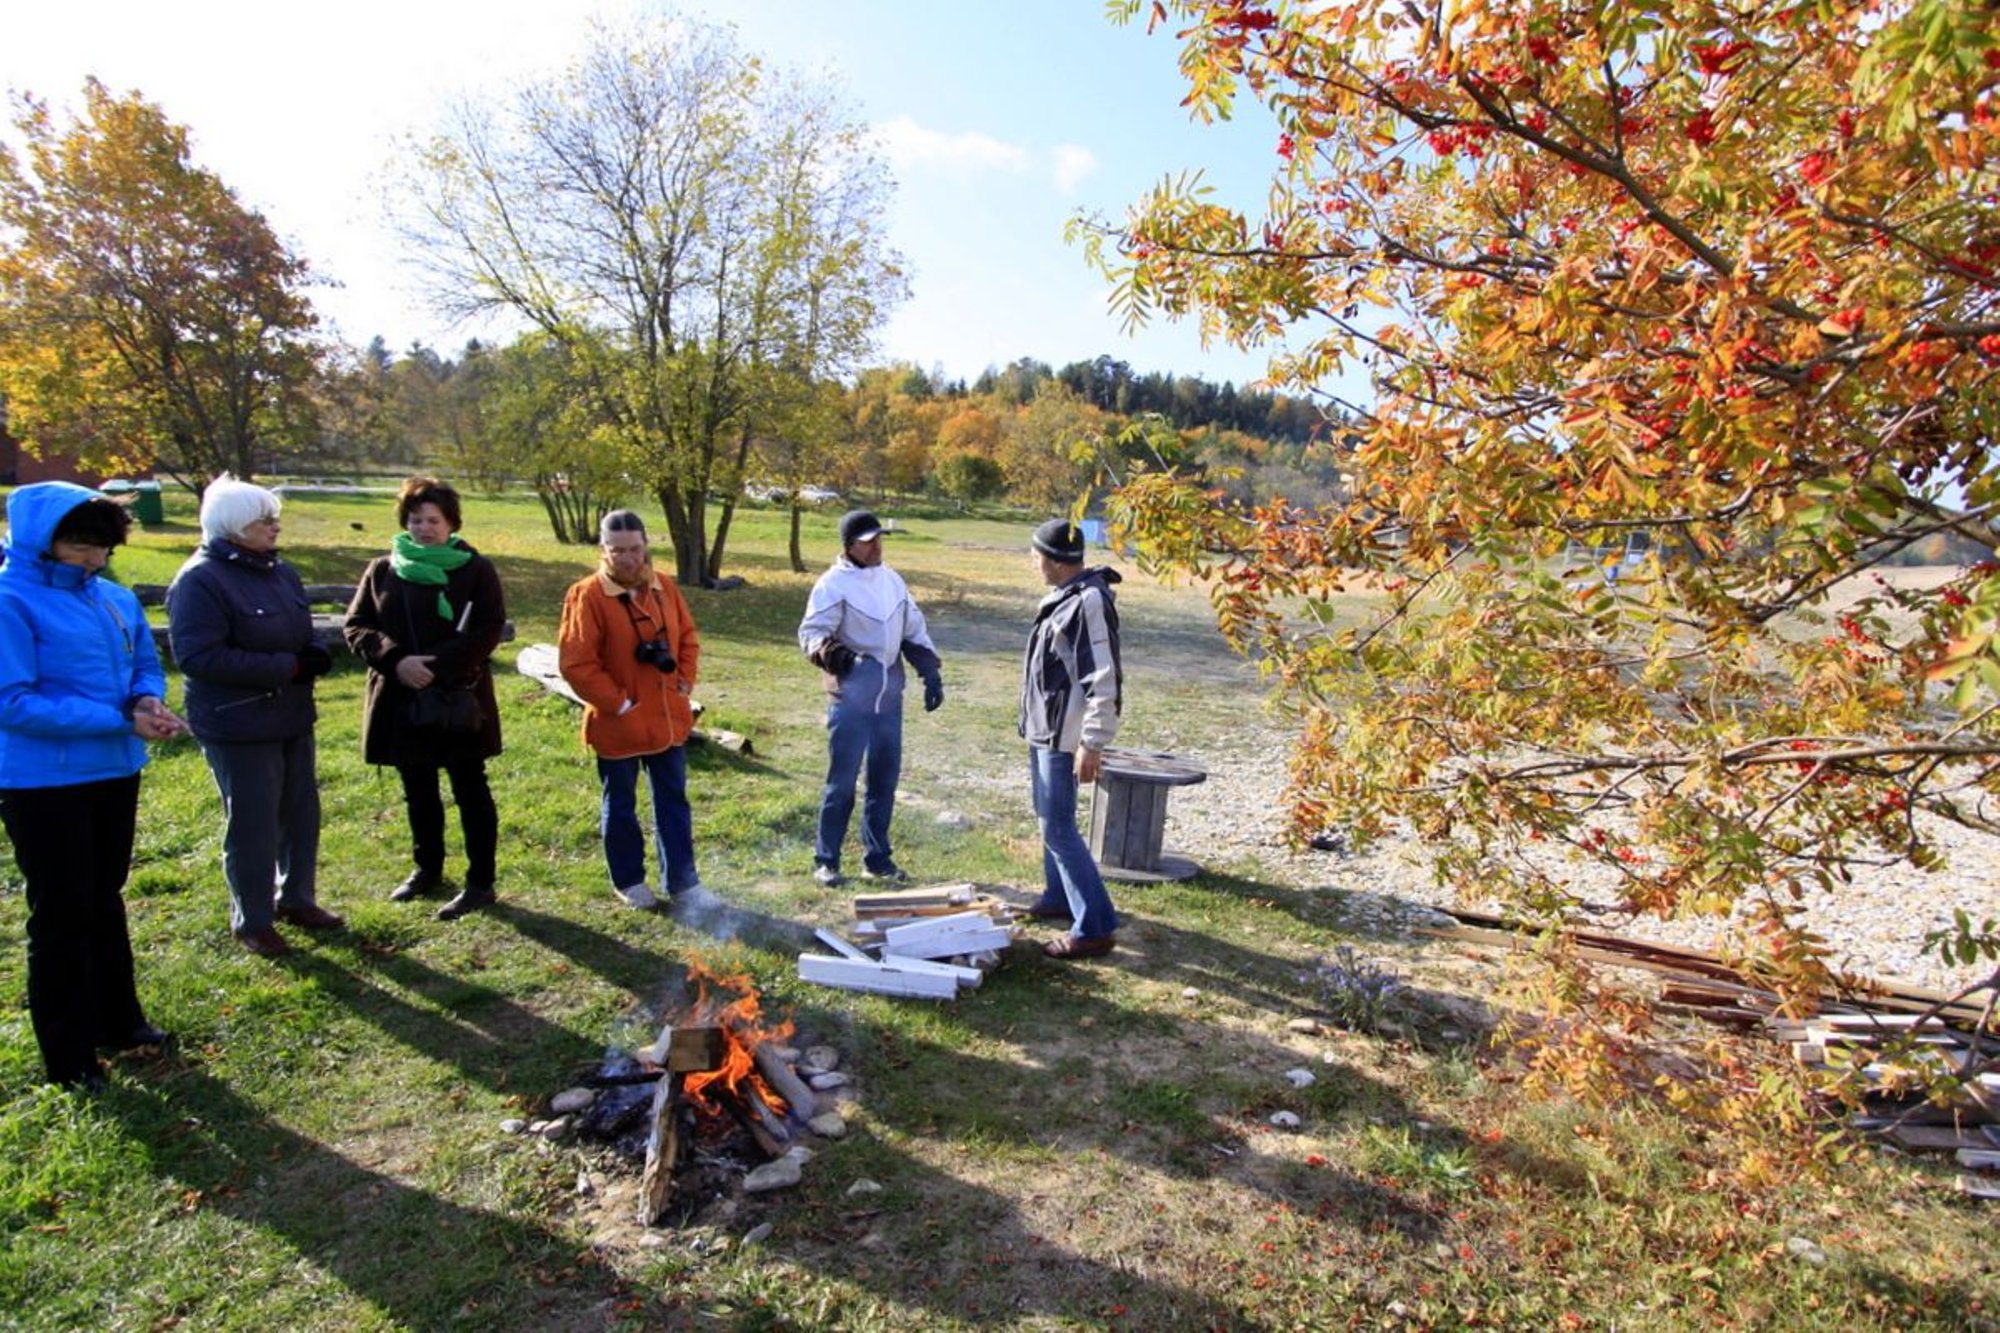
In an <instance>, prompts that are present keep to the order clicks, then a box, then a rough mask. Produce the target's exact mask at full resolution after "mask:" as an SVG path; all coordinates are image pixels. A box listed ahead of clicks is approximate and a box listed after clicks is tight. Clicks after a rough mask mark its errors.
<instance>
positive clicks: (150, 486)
mask: <svg viewBox="0 0 2000 1333" xmlns="http://www.w3.org/2000/svg"><path fill="white" fill-rule="evenodd" d="M133 489H134V490H136V491H137V492H138V493H139V498H138V499H137V500H135V501H133V503H132V512H133V514H134V515H136V516H137V517H138V519H139V523H140V526H142V527H148V528H157V527H159V526H160V524H162V523H164V522H166V521H167V506H166V502H165V501H164V500H163V499H161V497H160V483H159V482H157V481H142V482H140V483H139V484H138V485H137V486H136V487H134V488H133Z"/></svg>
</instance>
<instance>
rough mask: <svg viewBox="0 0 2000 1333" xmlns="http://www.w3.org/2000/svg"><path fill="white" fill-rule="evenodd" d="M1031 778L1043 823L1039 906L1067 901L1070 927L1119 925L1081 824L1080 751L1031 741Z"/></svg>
mask: <svg viewBox="0 0 2000 1333" xmlns="http://www.w3.org/2000/svg"><path fill="white" fill-rule="evenodd" d="M1028 781H1029V784H1030V786H1031V788H1032V789H1033V791H1034V795H1035V819H1036V821H1037V822H1038V823H1039V824H1040V825H1041V826H1042V897H1041V902H1040V903H1038V904H1037V906H1041V907H1055V906H1058V905H1067V906H1068V908H1069V914H1070V917H1071V925H1070V928H1069V933H1070V934H1071V935H1074V936H1076V937H1077V938H1079V939H1094V938H1096V937H1097V936H1099V935H1109V934H1110V933H1111V932H1112V931H1114V930H1116V929H1118V913H1117V912H1116V911H1114V910H1113V909H1112V906H1111V895H1110V894H1109V893H1107V892H1105V889H1104V876H1103V875H1102V874H1100V873H1098V869H1097V861H1096V859H1095V858H1093V857H1092V856H1091V854H1090V847H1089V845H1088V844H1087V843H1085V842H1084V840H1083V835H1082V834H1081V833H1079V832H1077V828H1076V756H1075V755H1073V754H1067V753H1065V752H1063V751H1061V750H1045V749H1043V748H1042V747H1041V746H1039V745H1031V746H1029V747H1028Z"/></svg>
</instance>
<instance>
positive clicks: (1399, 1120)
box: [776, 926, 1529, 1327]
mask: <svg viewBox="0 0 2000 1333" xmlns="http://www.w3.org/2000/svg"><path fill="white" fill-rule="evenodd" d="M1149 930H1150V931H1151V932H1152V933H1153V935H1154V937H1155V938H1154V942H1153V944H1152V945H1151V946H1149V948H1148V950H1147V952H1146V954H1145V955H1144V956H1143V957H1142V956H1140V955H1137V954H1134V953H1128V952H1123V951H1121V954H1120V955H1117V956H1115V957H1114V959H1113V960H1112V961H1110V962H1108V963H1101V964H1097V965H1090V966H1079V965H1075V964H1058V963H1053V962H1046V961H1043V960H1041V959H1039V958H1037V957H1035V956H1034V954H1033V953H1032V949H1033V941H1030V942H1029V943H1024V944H1022V945H1018V946H1016V952H1017V954H1018V955H1020V957H1019V958H1018V959H1017V961H1016V962H1015V963H1014V964H1013V965H1010V966H1009V967H1008V968H1006V969H1003V970H1002V971H1001V972H999V973H998V974H996V975H994V976H993V977H991V978H989V979H988V981H987V982H986V983H985V984H984V986H983V987H982V988H981V989H980V990H978V991H975V992H971V993H968V994H967V995H965V996H964V997H962V998H961V999H960V1001H959V1002H958V1003H957V1004H956V1005H955V1006H951V1007H943V1008H936V1009H918V1008H907V1007H906V1008H904V1009H901V1010H899V1011H898V1014H897V1017H896V1018H895V1019H894V1020H890V1021H883V1022H875V1021H870V1020H868V1019H866V1018H857V1019H853V1020H850V1021H849V1022H848V1023H847V1024H846V1034H845V1040H846V1043H847V1044H849V1045H850V1047H851V1048H853V1049H857V1050H858V1053H859V1059H858V1060H857V1066H858V1067H859V1069H860V1070H861V1076H862V1079H863V1100H864V1103H865V1105H866V1107H867V1112H868V1118H869V1124H870V1125H871V1127H878V1128H879V1129H880V1130H881V1131H884V1132H882V1133H881V1134H880V1135H879V1137H877V1138H875V1139H874V1140H873V1141H870V1140H867V1139H864V1140H863V1141H862V1143H861V1144H860V1145H857V1147H858V1152H856V1151H853V1150H843V1149H835V1150H832V1151H830V1152H827V1153H823V1154H822V1155H821V1156H820V1158H819V1159H817V1160H816V1161H815V1163H814V1165H813V1166H812V1167H810V1168H809V1169H808V1186H807V1189H808V1195H807V1197H806V1198H805V1199H804V1201H803V1202H802V1203H801V1202H799V1201H796V1200H794V1201H788V1202H787V1203H786V1204H785V1205H784V1210H783V1211H782V1212H781V1213H779V1214H777V1216H776V1220H777V1221H778V1224H779V1227H780V1232H779V1236H778V1241H777V1243H780V1244H782V1245H783V1246H784V1248H785V1252H786V1253H787V1254H788V1255H789V1256H790V1257H791V1258H793V1259H794V1260H795V1261H797V1262H800V1263H803V1264H806V1265H808V1266H811V1267H813V1268H815V1269H816V1270H818V1271H821V1272H823V1273H825V1274H826V1275H828V1276H829V1277H836V1278H839V1279H842V1280H845V1281H849V1282H854V1283H858V1284H862V1285H865V1286H868V1287H871V1288H874V1289H877V1290H880V1291H882V1292H884V1293H885V1294H892V1295H894V1296H896V1297H897V1298H899V1299H903V1300H909V1301H916V1302H920V1303H923V1304H925V1305H927V1306H930V1307H932V1308H934V1309H936V1310H938V1311H939V1312H940V1313H949V1314H953V1315H958V1316H976V1315H1001V1314H1008V1315H1014V1316H1018V1315H1020V1314H1022V1313H1039V1314H1046V1315H1056V1316H1063V1317H1069V1318H1090V1317H1092V1316H1100V1317H1102V1316H1106V1315H1108V1314H1110V1313H1111V1312H1112V1307H1114V1306H1122V1307H1126V1309H1127V1310H1128V1311H1129V1312H1130V1317H1131V1318H1132V1319H1133V1320H1134V1321H1136V1322H1137V1324H1139V1325H1140V1326H1147V1325H1150V1326H1154V1327H1167V1326H1176V1327H1181V1326H1185V1327H1197V1326H1208V1325H1212V1324H1213V1322H1214V1321H1215V1320H1217V1319H1221V1321H1222V1322H1224V1323H1227V1324H1234V1323H1235V1322H1236V1316H1237V1315H1239V1314H1240V1313H1241V1312H1240V1311H1232V1310H1231V1309H1230V1308H1229V1302H1230V1297H1229V1296H1228V1294H1227V1287H1228V1286H1229V1284H1230V1283H1231V1281H1232V1279H1230V1278H1229V1277H1227V1276H1226V1275H1225V1274H1224V1273H1222V1272H1221V1269H1222V1267H1223V1265H1224V1264H1225V1263H1226V1262H1227V1261H1228V1259H1229V1257H1230V1256H1232V1255H1244V1254H1246V1253H1249V1252H1253V1251H1254V1246H1253V1245H1252V1244H1250V1243H1249V1241H1248V1239H1246V1237H1247V1234H1248V1232H1249V1231H1250V1229H1251V1226H1254V1223H1255V1219H1256V1217H1257V1216H1259V1215H1261V1214H1262V1213H1263V1212H1265V1211H1266V1210H1268V1209H1269V1208H1270V1207H1272V1206H1275V1205H1280V1204H1282V1205H1284V1206H1286V1207H1288V1208H1290V1209H1291V1210H1293V1211H1294V1212H1295V1213H1297V1214H1300V1215H1303V1216H1308V1217H1315V1218H1318V1219H1322V1220H1323V1221H1324V1222H1325V1223H1326V1224H1327V1225H1329V1226H1345V1227H1348V1228H1350V1229H1352V1230H1353V1231H1355V1232H1365V1233H1367V1234H1371V1235H1385V1234H1386V1235H1394V1236H1396V1237H1399V1238H1400V1241H1401V1243H1402V1244H1404V1245H1407V1246H1409V1247H1411V1248H1412V1249H1416V1248H1419V1247H1422V1246H1426V1245H1429V1244H1432V1243H1434V1242H1435V1241H1437V1240H1438V1239H1440V1238H1441V1237H1442V1235H1443V1232H1444V1225H1445V1216H1444V1214H1445V1209H1446V1207H1447V1205H1446V1204H1444V1203H1443V1202H1441V1201H1433V1200H1430V1199H1428V1198H1426V1197H1425V1196H1424V1195H1423V1194H1422V1193H1421V1192H1417V1191H1405V1190H1403V1189H1399V1188H1397V1187H1395V1186H1394V1185H1392V1184H1389V1183H1385V1182H1384V1181H1382V1180H1380V1179H1378V1178H1376V1177H1374V1176H1372V1175H1370V1174H1368V1172H1367V1171H1366V1170H1364V1169H1363V1168H1362V1167H1360V1166H1358V1165H1355V1166H1350V1165H1348V1164H1344V1163H1341V1162H1324V1161H1319V1162H1315V1161H1309V1160H1307V1154H1306V1152H1305V1151H1304V1149H1303V1148H1301V1147H1295V1146H1293V1145H1294V1144H1295V1143H1296V1140H1293V1139H1291V1138H1290V1137H1289V1136H1287V1135H1285V1134H1282V1133H1278V1132H1276V1131H1273V1130H1272V1129H1270V1128H1269V1126H1268V1124H1267V1123H1266V1121H1267V1117H1268V1115H1269V1114H1270V1112H1272V1111H1273V1110H1278V1109H1290V1110H1294V1111H1295V1112H1297V1113H1298V1114H1300V1115H1301V1116H1302V1117H1303V1118H1304V1120H1305V1121H1306V1127H1307V1129H1308V1131H1310V1132H1315V1133H1318V1132H1323V1131H1324V1130H1325V1129H1326V1128H1327V1127H1328V1126H1330V1125H1339V1124H1343V1123H1351V1122H1354V1121H1358V1120H1362V1119H1366V1120H1368V1121H1380V1122H1383V1123H1385V1124H1387V1125H1390V1126H1397V1127H1400V1126H1407V1125H1411V1124H1413V1123H1414V1122H1415V1121H1416V1120H1418V1119H1419V1117H1420V1115H1421V1111H1420V1109H1419V1108H1418V1107H1417V1106H1416V1105H1415V1104H1414V1103H1413V1102H1412V1101H1411V1100H1410V1097H1409V1094H1408V1090H1407V1089H1405V1088H1403V1087H1400V1086H1398V1085H1396V1084H1395V1083H1394V1082H1392V1081H1390V1080H1389V1079H1387V1078H1384V1077H1378V1076H1374V1075H1371V1074H1368V1073H1366V1072H1363V1071H1361V1070H1358V1069H1353V1068H1346V1067H1339V1068H1335V1067H1321V1075H1320V1081H1319V1082H1318V1083H1316V1084H1315V1085H1314V1086H1313V1087H1312V1088H1310V1089H1304V1090H1300V1089H1294V1088H1292V1087H1291V1086H1290V1085H1289V1084H1288V1083H1287V1082H1286V1081H1285V1080H1284V1078H1283V1077H1282V1072H1283V1071H1284V1070H1285V1069H1286V1068H1288V1067H1291V1066H1293V1065H1296V1064H1298V1063H1299V1055H1298V1053H1297V1052H1296V1051H1294V1050H1292V1049H1291V1048H1289V1047H1287V1046H1284V1045H1282V1044H1280V1043H1278V1042H1276V1041H1273V1040H1269V1039H1266V1038H1265V1037H1263V1036H1261V1035H1259V1034H1258V1033H1257V1032H1255V1031H1253V1030H1246V1029H1245V1027H1244V1026H1243V1025H1242V1024H1241V1023H1240V1022H1225V1021H1223V1018H1222V1016H1221V1014H1220V1013H1219V1012H1218V1011H1216V1010H1214V1009H1210V1010H1208V1011H1206V1014H1205V1013H1204V1011H1203V1010H1202V1009H1200V1008H1198V1007H1196V1008H1190V1009H1188V1010H1186V1011H1181V1010H1179V1009H1178V1008H1177V1009H1176V1010H1175V1011H1174V1012H1162V1010H1163V1008H1164V1006H1162V1005H1160V1004H1158V1003H1155V1002H1151V1001H1149V1000H1148V999H1147V998H1146V997H1144V996H1140V997H1137V998H1135V997H1134V996H1133V995H1132V993H1131V991H1130V989H1129V987H1128V985H1127V984H1126V982H1125V979H1124V978H1121V977H1120V976H1119V975H1118V974H1117V969H1120V968H1125V969H1131V970H1133V971H1137V972H1141V973H1143V974H1144V976H1145V978H1146V979H1147V980H1149V981H1153V982H1158V981H1162V980H1168V981H1170V982H1171V981H1178V980H1179V979H1180V978H1179V975H1177V974H1179V973H1180V969H1181V967H1182V965H1181V964H1180V963H1178V962H1177V961H1176V960H1177V959H1179V958H1181V957H1183V956H1184V955H1185V954H1186V953H1189V952H1192V951H1194V950H1196V949H1198V950H1199V951H1200V955H1201V960H1200V962H1199V964H1197V965H1196V966H1198V968H1199V971H1198V972H1188V973H1186V974H1185V975H1189V976H1199V978H1200V979H1201V980H1203V981H1204V982H1205V983H1207V984H1209V985H1215V984H1217V983H1219V982H1223V981H1226V980H1227V978H1228V977H1229V976H1230V975H1231V974H1235V975H1237V976H1239V977H1240V978H1241V979H1242V981H1243V984H1244V987H1247V988H1248V990H1249V992H1250V993H1252V994H1255V995H1258V996H1260V997H1263V998H1265V999H1267V1000H1269V1001H1270V1002H1272V1003H1276V1002H1277V1000H1278V997H1279V996H1280V994H1281V992H1282V982H1281V980H1280V977H1281V975H1282V972H1283V970H1285V969H1287V968H1290V967H1291V966H1292V965H1291V964H1289V963H1287V962H1286V961H1285V960H1283V959H1279V958H1274V957H1272V956H1269V955H1262V954H1258V953H1255V952H1254V951H1251V950H1247V949H1243V948H1240V947H1237V946H1233V945H1229V944H1226V943H1222V942H1218V941H1215V940H1212V939H1207V938H1201V939H1198V940H1197V939H1192V938H1187V937H1186V935H1185V932H1181V931H1177V930H1174V929H1173V928H1171V927H1164V928H1163V927H1159V926H1150V927H1149ZM1287 1003H1290V1001H1287ZM833 1021H834V1022H835V1023H838V1021H839V1020H838V1019H834V1020H833ZM808 1022H810V1020H808ZM1008 1052H1018V1054H1014V1055H1009V1054H1008ZM902 1141H907V1142H908V1143H909V1144H911V1145H912V1146H911V1147H910V1148H904V1147H901V1146H898V1145H899V1143H900V1142H902ZM918 1145H922V1157H921V1158H920V1157H919V1155H918V1151H917V1148H918ZM1419 1147H1420V1149H1428V1150H1431V1151H1434V1152H1436V1153H1439V1154H1446V1153H1452V1152H1457V1151H1464V1152H1465V1153H1467V1155H1468V1156H1470V1155H1471V1154H1472V1152H1473V1151H1474V1150H1473V1148H1472V1146H1471V1142H1470V1138H1469V1136H1467V1135H1466V1134H1464V1133H1462V1132H1460V1131H1458V1130H1456V1129H1453V1128H1450V1127H1437V1128H1434V1129H1431V1130H1428V1131H1426V1132H1425V1133H1423V1134H1422V1136H1421V1139H1420V1142H1419ZM850 1154H851V1155H850ZM940 1158H949V1159H951V1160H952V1161H954V1162H963V1163H964V1164H965V1165H966V1168H967V1169H966V1170H965V1171H964V1172H962V1173H961V1172H959V1171H956V1170H947V1169H945V1168H942V1167H940V1166H939V1165H938V1164H937V1163H938V1159H940ZM925 1159H928V1160H925ZM1522 1169H1529V1168H1528V1167H1525V1166H1524V1167H1523V1168H1522ZM862 1173H866V1174H870V1175H872V1176H875V1177H877V1178H878V1179H879V1180H880V1181H881V1183H882V1184H884V1185H885V1186H886V1187H887V1190H888V1193H887V1194H885V1195H883V1196H882V1197H881V1201H880V1206H879V1207H871V1206H865V1205H866V1204H872V1203H873V1202H874V1201H872V1200H871V1201H865V1203H864V1206H862V1207H859V1208H857V1206H856V1201H855V1200H854V1199H853V1198H849V1197H847V1196H846V1195H845V1194H844V1193H843V1189H842V1187H843V1186H844V1185H846V1184H847V1183H848V1181H849V1180H850V1179H851V1177H852V1176H854V1175H858V1174H862ZM974 1174H984V1175H988V1176H993V1177H1008V1178H1010V1180H1009V1184H1008V1186H1007V1187H1006V1192H1005V1193H1002V1192H1000V1190H998V1189H995V1188H989V1187H988V1186H986V1185H984V1184H981V1183H978V1182H976V1181H974V1180H969V1179H967V1178H965V1177H966V1176H969V1175H974ZM1204 1182H1213V1185H1214V1189H1213V1192H1212V1194H1210V1193H1208V1192H1207V1191H1204V1190H1203V1184H1204ZM1190 1188H1192V1189H1193V1190H1194V1192H1195V1193H1196V1194H1197V1195H1199V1196H1201V1197H1202V1198H1203V1199H1204V1200H1206V1201H1207V1203H1206V1206H1202V1205H1197V1209H1198V1211H1200V1212H1201V1213H1202V1214H1204V1215H1203V1216H1202V1217H1201V1218H1199V1219H1196V1218H1190V1217H1189V1216H1187V1215H1186V1213H1185V1211H1181V1212H1178V1213H1177V1215H1176V1216H1173V1217H1171V1218H1169V1217H1165V1216H1162V1215H1161V1214H1159V1213H1158V1212H1157V1211H1156V1209H1158V1208H1163V1207H1166V1206H1168V1205H1167V1203H1166V1201H1167V1200H1172V1206H1173V1207H1174V1208H1175V1209H1177V1210H1185V1209H1186V1208H1187V1207H1188V1200H1189V1197H1190V1196H1189V1190H1190ZM1024 1200H1034V1201H1036V1202H1037V1203H1038V1204H1039V1207H1038V1208H1037V1209H1036V1210H1035V1211H1033V1212H1030V1211H1028V1206H1027V1205H1026V1204H1024V1202H1023V1201H1024ZM1240 1224H1250V1225H1249V1226H1240ZM1071 1228H1074V1231H1073V1233H1072V1232H1071ZM1239 1228H1240V1229H1239ZM1190 1230H1194V1231H1200V1232H1203V1233H1204V1239H1202V1240H1197V1241H1195V1242H1193V1248H1191V1249H1181V1250H1179V1251H1178V1252H1177V1250H1176V1245H1177V1244H1179V1245H1186V1244H1187V1242H1185V1241H1179V1242H1177V1241H1176V1240H1175V1237H1176V1236H1180V1235H1185V1234H1186V1233H1187V1232H1188V1231H1190ZM1211 1232H1212V1234H1210V1233H1211ZM1112 1255H1116V1256H1119V1257H1117V1258H1111V1257H1109V1256H1112ZM1101 1256H1102V1257H1101ZM1148 1256H1154V1257H1153V1258H1149V1257H1148ZM1190 1262H1193V1263H1195V1264H1198V1265H1200V1266H1201V1271H1203V1272H1205V1273H1207V1274H1208V1275H1209V1276H1211V1277H1212V1278H1213V1281H1214V1283H1215V1288H1216V1289H1215V1291H1213V1292H1211V1291H1209V1290H1204V1289H1203V1287H1205V1286H1206V1285H1207V1284H1206V1283H1204V1282H1203V1280H1202V1279H1201V1278H1199V1277H1198V1278H1195V1279H1192V1280H1191V1282H1192V1285H1183V1284H1182V1283H1181V1282H1178V1281H1172V1280H1167V1279H1165V1278H1163V1277H1161V1276H1159V1274H1160V1273H1161V1272H1165V1271H1172V1272H1174V1273H1175V1274H1179V1273H1180V1272H1183V1271H1187V1268H1186V1265H1188V1264H1189V1263H1190ZM1149 1265H1150V1266H1152V1267H1153V1268H1154V1272H1153V1273H1152V1274H1150V1275H1149V1274H1148V1273H1146V1272H1145V1271H1144V1270H1145V1269H1147V1268H1148V1266H1149Z"/></svg>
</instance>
